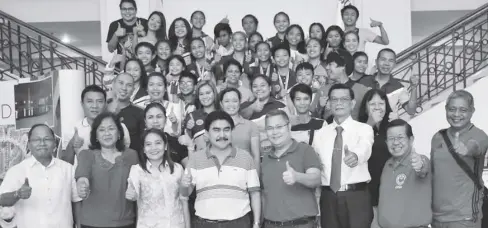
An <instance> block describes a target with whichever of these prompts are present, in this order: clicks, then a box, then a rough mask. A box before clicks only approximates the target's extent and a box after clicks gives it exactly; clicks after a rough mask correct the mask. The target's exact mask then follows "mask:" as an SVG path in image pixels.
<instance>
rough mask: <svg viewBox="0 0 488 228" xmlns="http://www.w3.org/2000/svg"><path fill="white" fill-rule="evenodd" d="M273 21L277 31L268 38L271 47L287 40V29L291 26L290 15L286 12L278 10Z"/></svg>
mask: <svg viewBox="0 0 488 228" xmlns="http://www.w3.org/2000/svg"><path fill="white" fill-rule="evenodd" d="M273 23H274V26H275V28H276V31H277V33H276V35H275V36H273V37H271V38H269V39H268V40H266V41H267V42H268V43H269V44H270V45H271V48H275V47H276V46H278V45H279V44H281V43H283V42H284V41H285V35H286V29H288V26H290V17H289V16H288V14H287V13H285V12H278V13H277V14H275V16H274V18H273Z"/></svg>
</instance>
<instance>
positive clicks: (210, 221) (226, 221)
mask: <svg viewBox="0 0 488 228" xmlns="http://www.w3.org/2000/svg"><path fill="white" fill-rule="evenodd" d="M246 216H247V215H246ZM196 217H197V220H200V221H202V222H206V223H228V222H233V221H235V220H237V219H241V218H242V217H240V218H236V219H233V220H210V219H204V218H202V217H198V216H196Z"/></svg>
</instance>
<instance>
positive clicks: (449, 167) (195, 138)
mask: <svg viewBox="0 0 488 228" xmlns="http://www.w3.org/2000/svg"><path fill="white" fill-rule="evenodd" d="M120 11H121V15H122V19H120V20H118V21H115V22H113V23H112V24H111V25H110V29H109V34H108V37H107V42H108V47H109V49H110V50H111V51H113V52H116V53H118V54H115V55H114V59H113V60H112V61H111V62H110V63H109V65H108V66H107V70H108V72H107V74H106V75H105V76H104V81H105V82H106V84H105V85H104V86H105V88H102V87H101V86H97V85H88V86H87V87H86V88H85V89H84V90H83V92H82V94H81V97H80V99H81V106H82V107H83V111H84V116H85V118H84V119H82V120H80V121H79V122H77V123H74V127H73V131H72V134H71V135H70V136H68V137H65V138H64V139H63V151H62V152H60V153H54V150H55V136H54V133H53V131H52V130H51V129H50V128H49V127H48V126H46V125H44V124H36V125H34V126H32V128H31V129H30V131H29V134H28V138H29V141H28V146H29V150H30V151H31V155H32V156H31V157H29V158H26V159H25V160H24V161H22V162H21V163H19V164H17V165H15V166H14V167H12V168H11V169H9V170H8V172H7V174H6V175H5V178H4V179H3V181H2V183H1V185H0V206H2V207H4V208H3V209H4V210H3V211H2V212H3V213H0V216H3V217H8V218H4V219H6V220H12V219H13V221H14V222H15V225H16V226H17V227H18V228H34V227H35V228H43V227H59V228H71V227H72V226H73V225H76V226H77V227H79V228H108V227H118V228H133V227H138V228H241V227H242V228H251V227H252V228H258V227H265V228H275V227H276V228H277V227H289V228H316V227H322V228H369V227H375V228H376V227H382V228H414V227H415V228H421V227H422V228H424V227H428V226H432V227H434V228H462V227H481V220H482V216H483V215H482V211H481V206H482V203H483V196H484V193H483V191H484V190H483V188H482V186H483V182H482V179H481V172H482V169H483V161H484V155H485V153H486V151H487V149H488V136H487V135H486V134H485V133H484V132H483V131H482V130H481V129H479V128H477V127H475V126H474V125H473V124H472V123H471V117H472V115H473V113H474V111H475V109H474V98H473V96H472V95H471V94H470V93H468V92H467V91H464V90H459V91H455V92H453V93H452V94H451V95H450V96H449V97H448V99H447V103H446V119H447V121H448V122H449V124H450V126H449V127H448V128H447V129H444V130H440V131H439V132H438V133H437V134H435V135H434V136H433V138H432V146H431V151H430V159H429V158H428V157H427V156H425V155H421V154H428V153H425V152H424V151H422V153H417V151H416V150H415V149H414V148H413V142H414V129H412V127H411V126H410V125H409V123H408V122H406V121H404V120H402V119H398V113H399V110H400V109H404V110H405V111H406V112H407V113H408V114H411V115H414V114H416V109H417V106H418V104H417V96H416V94H417V92H416V88H417V85H418V82H419V79H418V78H416V77H412V78H411V79H410V86H409V88H408V89H405V88H403V87H404V86H403V84H402V83H401V82H400V81H399V80H397V79H395V78H393V77H392V71H393V69H394V67H395V61H396V53H395V52H394V51H393V50H391V49H388V48H385V49H382V50H381V51H380V52H379V53H378V56H377V60H376V67H375V68H376V69H375V70H373V74H372V75H368V74H367V73H366V72H367V70H368V56H367V55H366V54H365V53H364V52H362V51H363V50H364V46H365V45H366V43H368V42H374V43H378V44H384V45H386V44H388V42H389V40H388V36H387V33H386V31H385V29H384V28H383V26H382V23H381V22H378V21H372V23H371V26H372V27H379V28H380V32H381V35H376V33H374V32H372V31H371V30H369V29H366V28H356V26H355V24H356V21H357V17H358V15H359V11H358V9H357V8H356V7H354V6H353V5H348V6H345V7H344V8H343V9H342V11H341V13H342V18H343V21H344V25H345V31H343V30H342V29H341V28H340V27H339V26H335V25H333V26H330V27H329V28H328V29H327V30H325V29H324V26H323V25H321V24H320V23H314V24H312V25H311V26H310V29H309V36H308V38H305V34H304V32H303V29H302V28H301V26H300V25H296V24H292V25H290V18H289V17H288V15H287V14H286V13H284V12H279V13H277V14H276V16H275V18H274V24H275V27H276V29H277V34H276V36H274V37H272V38H270V39H267V40H264V39H263V37H262V36H261V35H260V34H259V32H257V28H258V19H257V18H256V17H255V16H253V15H246V16H245V17H244V18H242V27H243V30H244V31H243V32H240V31H238V32H232V29H231V28H230V26H229V24H228V21H227V20H228V19H224V20H223V21H221V22H220V23H218V24H217V25H216V26H215V29H214V37H215V40H214V39H212V38H210V37H209V36H208V35H206V34H205V33H203V32H202V27H203V26H204V25H205V14H204V13H203V12H201V11H195V12H194V13H193V14H192V15H191V17H190V22H188V21H187V20H186V19H184V18H177V19H175V20H174V21H173V23H172V24H171V25H170V26H169V30H168V36H167V35H166V21H165V17H164V15H163V14H162V13H161V12H157V11H156V12H153V13H152V14H151V15H150V16H149V18H148V20H145V19H142V18H137V17H136V14H137V5H136V3H135V1H134V0H121V3H120ZM190 24H191V25H190ZM396 93H400V95H399V96H395V97H396V101H395V102H391V98H392V97H393V96H392V94H396ZM415 130H421V129H415ZM417 150H426V149H425V148H417ZM434 168H435V169H434ZM434 170H435V171H434ZM9 208H10V209H14V211H15V214H14V213H6V212H4V211H6V209H9ZM7 214H8V215H9V216H6V215H7Z"/></svg>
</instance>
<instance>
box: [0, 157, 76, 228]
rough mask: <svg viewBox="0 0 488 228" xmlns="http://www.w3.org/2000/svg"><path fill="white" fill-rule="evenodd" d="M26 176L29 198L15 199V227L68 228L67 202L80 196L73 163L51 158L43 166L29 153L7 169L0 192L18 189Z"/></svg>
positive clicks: (68, 203)
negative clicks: (30, 191)
mask: <svg viewBox="0 0 488 228" xmlns="http://www.w3.org/2000/svg"><path fill="white" fill-rule="evenodd" d="M25 178H28V179H29V186H30V187H31V188H32V193H31V196H30V197H29V199H25V200H24V199H20V200H19V201H17V203H15V205H14V208H15V214H16V215H15V217H14V222H15V223H16V224H17V227H18V228H52V227H56V228H72V227H73V213H72V207H71V202H79V201H81V198H80V197H79V196H78V192H77V190H76V182H75V174H74V169H73V166H72V165H71V164H69V163H67V162H65V161H62V160H59V159H57V158H53V159H52V161H51V164H49V165H48V166H47V167H45V166H43V165H42V164H41V163H39V162H38V161H37V160H36V159H35V158H34V157H33V156H31V157H29V158H27V159H25V160H24V161H22V162H21V163H19V164H17V165H16V166H14V167H12V168H11V169H9V170H8V171H7V174H6V175H5V179H4V180H3V182H2V184H1V185H0V194H3V193H7V192H13V191H16V190H18V189H19V188H20V187H21V186H22V185H23V184H24V182H25Z"/></svg>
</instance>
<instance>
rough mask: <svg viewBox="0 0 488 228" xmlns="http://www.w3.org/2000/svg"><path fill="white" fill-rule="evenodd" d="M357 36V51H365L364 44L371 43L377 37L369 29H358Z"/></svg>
mask: <svg viewBox="0 0 488 228" xmlns="http://www.w3.org/2000/svg"><path fill="white" fill-rule="evenodd" d="M358 36H359V45H358V51H364V50H366V43H368V42H369V43H372V42H373V41H374V39H376V37H377V36H378V35H377V34H376V33H375V32H373V31H371V29H367V28H358Z"/></svg>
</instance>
